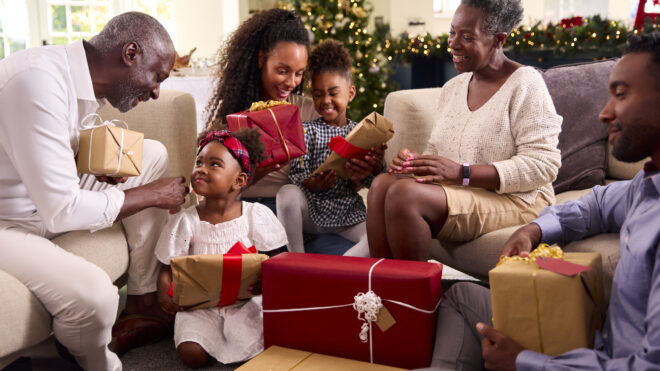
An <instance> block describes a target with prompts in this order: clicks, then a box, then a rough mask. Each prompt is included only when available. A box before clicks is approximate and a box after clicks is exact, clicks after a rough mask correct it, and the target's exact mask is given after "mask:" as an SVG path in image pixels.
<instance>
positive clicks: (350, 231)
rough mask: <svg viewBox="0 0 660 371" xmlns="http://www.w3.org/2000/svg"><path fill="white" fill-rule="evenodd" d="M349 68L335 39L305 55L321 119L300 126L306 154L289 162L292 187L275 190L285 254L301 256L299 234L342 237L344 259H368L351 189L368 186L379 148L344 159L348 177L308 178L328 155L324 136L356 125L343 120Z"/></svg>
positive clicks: (351, 88)
mask: <svg viewBox="0 0 660 371" xmlns="http://www.w3.org/2000/svg"><path fill="white" fill-rule="evenodd" d="M352 64H353V61H352V59H351V56H350V54H349V53H348V50H346V48H344V46H343V45H342V43H340V42H339V41H336V40H326V41H323V42H322V43H320V44H319V45H318V46H317V47H316V48H315V49H314V51H313V52H312V55H311V57H310V72H311V76H312V98H313V100H314V107H315V108H316V111H317V112H318V113H319V114H321V117H319V118H318V119H316V120H311V121H306V122H304V123H303V127H304V128H305V144H306V145H307V154H305V155H304V156H303V157H302V158H301V159H300V161H293V162H292V163H291V171H290V172H289V180H291V183H293V184H287V185H284V186H283V187H282V188H280V190H279V192H277V218H278V219H279V220H280V222H281V223H282V225H283V226H284V229H285V230H286V234H287V238H288V240H289V245H288V248H289V251H295V252H304V247H303V231H304V232H305V233H308V234H314V235H318V234H325V233H328V234H335V235H339V236H342V237H343V238H345V239H347V240H349V241H351V242H352V243H354V244H355V245H354V246H353V247H352V248H350V249H349V250H348V251H346V252H345V253H344V255H351V256H369V248H368V246H367V230H366V226H365V220H366V210H365V207H364V202H363V201H362V197H361V196H360V195H359V194H358V193H357V191H356V190H357V189H359V188H361V187H362V186H363V185H364V186H369V185H370V184H371V181H372V180H373V179H374V176H375V175H377V174H379V173H380V171H381V170H382V168H383V166H382V159H383V149H381V148H378V149H373V150H372V151H371V152H369V153H368V154H367V155H366V156H364V158H353V159H350V160H348V161H347V162H346V168H347V169H348V170H349V171H350V175H351V176H350V177H349V178H348V179H342V178H339V177H337V175H336V174H335V171H334V170H329V171H323V172H321V173H319V174H315V175H313V174H312V173H313V172H314V171H315V170H316V169H317V168H318V167H319V166H321V164H323V162H324V161H325V160H326V159H327V158H328V156H330V148H328V143H329V142H330V138H333V137H337V136H339V137H346V135H348V133H350V132H351V130H353V128H355V126H357V124H358V123H357V122H355V121H352V120H350V119H348V118H347V117H346V107H347V106H348V104H349V103H350V102H351V101H352V100H353V98H354V97H355V85H353V82H352V78H351V66H352ZM333 250H334V249H333ZM322 252H324V253H328V252H331V251H330V250H329V249H326V250H323V251H322Z"/></svg>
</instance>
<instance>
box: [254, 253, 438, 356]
mask: <svg viewBox="0 0 660 371" xmlns="http://www.w3.org/2000/svg"><path fill="white" fill-rule="evenodd" d="M262 274H263V280H262V290H263V308H264V309H263V313H264V346H265V347H266V348H267V347H269V346H271V345H277V346H282V347H288V348H293V349H300V350H303V351H308V352H314V353H321V354H328V355H333V356H337V357H341V358H349V359H355V360H360V361H365V362H370V363H377V364H384V365H389V366H395V367H403V368H419V367H428V366H429V364H430V362H431V356H432V350H433V349H432V348H433V342H434V340H435V321H436V314H437V312H436V310H437V305H438V303H439V301H440V285H441V275H442V265H441V264H438V263H427V262H414V261H403V260H394V259H372V258H357V257H348V256H334V255H318V254H303V253H288V252H287V253H282V254H279V255H277V256H275V257H273V258H271V259H268V260H267V261H265V262H264V264H263V266H262ZM377 303H380V304H382V305H383V307H382V308H380V309H377ZM370 309H372V310H373V311H372V310H370Z"/></svg>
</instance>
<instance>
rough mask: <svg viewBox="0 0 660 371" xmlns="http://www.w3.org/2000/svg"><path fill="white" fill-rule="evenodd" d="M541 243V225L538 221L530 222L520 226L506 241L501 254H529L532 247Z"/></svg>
mask: <svg viewBox="0 0 660 371" xmlns="http://www.w3.org/2000/svg"><path fill="white" fill-rule="evenodd" d="M539 243H541V227H539V225H538V224H536V223H529V224H527V225H525V226H522V227H520V228H518V229H517V230H516V231H515V232H513V234H512V235H511V237H509V239H508V240H507V241H506V242H505V243H504V247H502V252H500V256H514V255H520V256H523V257H524V256H527V255H529V253H530V252H531V251H532V249H533V248H534V247H536V246H538V244H539Z"/></svg>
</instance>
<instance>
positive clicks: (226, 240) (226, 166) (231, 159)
mask: <svg viewBox="0 0 660 371" xmlns="http://www.w3.org/2000/svg"><path fill="white" fill-rule="evenodd" d="M263 151H264V150H263V144H261V142H260V141H259V133H258V132H257V131H256V130H241V131H238V132H236V133H230V132H228V131H226V130H220V131H211V132H209V133H207V134H206V136H204V138H203V139H202V140H201V141H200V146H199V152H198V155H197V159H196V161H195V167H194V169H193V172H192V179H191V184H192V187H193V189H194V190H195V193H197V194H198V195H201V196H204V201H202V202H201V203H200V205H199V206H197V207H194V206H193V207H190V208H188V209H186V210H183V211H181V212H179V213H178V214H175V215H172V216H170V219H169V221H168V223H167V225H166V226H165V228H164V230H163V232H162V234H161V236H160V239H159V240H158V244H157V245H156V257H157V258H158V260H160V261H161V262H162V263H163V265H162V267H161V270H160V273H159V276H158V301H159V302H160V305H161V306H162V307H163V309H164V310H165V311H166V312H168V313H171V314H174V313H176V317H175V322H174V343H175V345H176V348H177V351H178V353H179V356H180V358H181V360H182V361H183V362H184V363H185V364H186V365H188V366H190V367H200V366H202V365H204V364H205V363H206V362H207V361H208V359H209V355H210V356H212V357H213V358H215V359H216V360H218V361H219V362H222V363H233V362H239V361H245V360H247V359H250V358H252V357H254V356H256V355H257V354H259V353H260V352H262V351H263V325H262V319H263V317H262V306H261V295H258V296H254V297H253V298H252V299H250V300H248V301H247V302H245V301H242V302H238V303H236V304H232V305H228V306H223V307H215V308H207V309H197V310H193V311H190V312H185V311H182V310H183V308H181V307H179V306H178V305H176V304H174V302H173V301H172V298H171V297H170V296H169V295H168V294H167V291H168V289H169V287H170V282H171V281H172V270H171V268H170V265H169V264H170V260H171V259H172V258H174V257H177V256H184V255H199V254H224V253H226V252H227V251H228V250H229V249H230V248H231V247H232V246H233V245H234V244H235V243H236V242H237V241H240V242H241V243H243V245H245V246H252V245H254V246H255V247H256V248H257V250H258V251H269V250H273V249H277V248H279V247H282V246H284V245H286V244H287V239H286V233H285V231H284V228H283V227H282V225H281V224H280V222H279V221H278V220H277V217H276V216H275V215H274V214H273V212H272V211H271V210H270V209H269V208H268V207H266V206H264V205H262V204H259V203H249V202H241V201H240V200H239V199H238V196H239V194H240V192H241V190H242V189H243V188H244V187H245V186H246V185H247V184H248V182H249V179H250V175H251V174H252V173H253V170H254V168H255V163H257V162H259V161H260V160H261V157H262V156H263ZM255 291H257V290H255ZM253 292H254V291H253Z"/></svg>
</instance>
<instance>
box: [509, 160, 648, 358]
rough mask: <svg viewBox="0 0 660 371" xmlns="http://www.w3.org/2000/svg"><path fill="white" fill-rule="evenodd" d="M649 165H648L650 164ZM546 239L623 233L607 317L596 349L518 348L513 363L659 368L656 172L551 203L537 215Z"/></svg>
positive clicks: (551, 241) (566, 238) (568, 238)
mask: <svg viewBox="0 0 660 371" xmlns="http://www.w3.org/2000/svg"><path fill="white" fill-rule="evenodd" d="M647 170H648V169H647ZM534 222H535V223H537V224H538V225H539V226H540V227H541V231H542V234H543V242H547V243H554V242H569V241H575V240H580V239H583V238H586V237H589V236H592V235H595V234H598V233H612V232H619V233H620V237H621V238H620V257H619V262H618V264H617V267H616V271H615V273H614V282H613V283H612V295H611V298H610V303H609V311H608V317H607V319H606V321H605V326H604V328H603V332H602V334H596V340H595V344H594V349H585V348H580V349H575V350H573V351H570V352H568V353H564V354H562V355H560V356H557V357H549V356H546V355H544V354H540V353H536V352H532V351H528V350H526V351H523V352H522V353H520V354H519V355H518V358H517V359H516V367H517V369H518V370H541V369H543V370H568V369H570V370H660V173H659V172H658V171H657V169H654V170H653V171H648V172H644V171H640V172H639V173H638V174H637V175H636V176H635V178H633V179H632V180H630V181H622V182H616V183H612V184H610V185H608V186H605V187H594V189H593V190H592V191H591V192H590V193H589V194H587V195H585V196H584V197H582V198H580V199H579V200H576V201H573V202H567V203H565V204H562V205H555V206H553V207H548V208H546V209H545V210H543V212H541V215H540V216H539V218H538V219H536V220H535V221H534Z"/></svg>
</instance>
